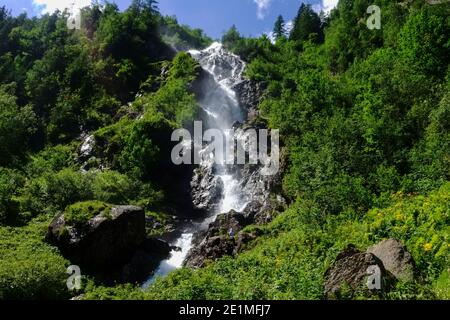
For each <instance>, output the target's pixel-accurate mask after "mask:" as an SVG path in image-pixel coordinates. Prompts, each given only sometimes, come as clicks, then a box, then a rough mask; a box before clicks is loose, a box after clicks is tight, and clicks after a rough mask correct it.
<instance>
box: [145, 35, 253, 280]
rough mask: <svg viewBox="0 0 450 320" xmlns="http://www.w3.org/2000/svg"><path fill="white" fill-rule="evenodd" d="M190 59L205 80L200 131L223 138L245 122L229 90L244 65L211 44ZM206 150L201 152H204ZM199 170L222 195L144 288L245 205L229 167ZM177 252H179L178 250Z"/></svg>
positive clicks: (204, 165)
mask: <svg viewBox="0 0 450 320" xmlns="http://www.w3.org/2000/svg"><path fill="white" fill-rule="evenodd" d="M189 53H190V54H191V56H192V57H193V58H194V59H196V60H197V61H198V63H199V64H200V65H201V67H202V68H203V70H204V71H205V72H206V74H207V75H208V77H207V78H206V79H204V80H202V83H201V88H200V91H201V93H202V95H201V97H200V98H199V101H198V103H199V105H200V107H201V108H202V110H203V111H204V113H203V114H204V116H203V119H202V121H203V123H204V128H206V129H208V128H214V129H219V130H221V131H222V132H223V133H224V135H227V133H226V130H228V129H231V128H232V126H233V124H234V123H235V122H243V121H244V120H245V116H244V112H243V110H242V109H241V106H240V104H239V101H238V99H237V96H236V93H235V91H234V90H233V89H232V88H233V86H235V85H237V84H239V83H240V82H242V81H243V78H242V75H243V72H244V69H245V63H244V62H243V61H242V60H241V59H240V58H239V57H238V56H236V55H234V54H232V53H230V52H228V51H227V50H225V49H224V48H223V46H222V44H220V43H217V42H215V43H213V44H212V45H211V46H210V47H208V48H206V49H205V50H202V51H197V50H191V51H189ZM205 150H207V146H206V147H205V148H204V149H203V150H202V152H205ZM200 169H203V170H210V172H213V174H214V179H215V180H219V181H221V185H222V186H223V188H222V192H221V193H222V195H221V198H220V203H218V204H217V206H216V207H215V209H214V210H211V212H209V214H208V216H207V217H206V218H205V219H204V221H202V222H201V223H198V224H193V225H191V226H187V227H186V228H185V230H183V231H182V233H181V236H180V237H179V238H178V239H176V240H175V241H174V242H173V243H172V245H173V246H175V247H177V250H173V251H172V253H171V256H170V258H169V259H167V260H164V261H162V262H161V263H160V265H159V267H158V269H157V270H156V272H155V274H154V275H153V276H152V277H151V278H150V279H149V280H148V281H147V282H146V283H145V284H144V286H143V287H144V288H145V287H148V286H149V285H150V284H152V283H153V282H154V280H155V279H156V278H157V277H160V276H164V275H166V274H167V273H168V272H170V271H172V270H174V269H177V268H180V267H182V264H183V261H184V259H185V258H186V256H187V254H188V253H189V251H190V250H191V248H192V239H193V236H194V234H195V233H197V232H198V231H200V230H202V229H205V228H207V226H208V225H209V224H210V223H211V222H213V221H214V220H215V219H216V217H217V215H218V214H220V213H227V212H229V211H231V210H235V211H238V212H239V211H241V210H243V209H244V208H245V206H246V205H247V203H248V199H246V196H245V195H244V192H243V190H242V186H241V184H240V182H239V181H238V179H237V178H236V177H235V176H234V174H233V173H232V172H231V170H230V167H227V166H225V165H220V164H215V163H214V162H213V161H208V160H202V161H201V163H200ZM180 249H181V250H180Z"/></svg>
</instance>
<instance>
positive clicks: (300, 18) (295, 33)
mask: <svg viewBox="0 0 450 320" xmlns="http://www.w3.org/2000/svg"><path fill="white" fill-rule="evenodd" d="M313 33H315V34H317V40H318V41H321V40H322V39H323V30H322V23H321V20H320V17H319V15H318V14H317V13H315V12H314V10H313V9H312V8H311V5H310V4H304V3H302V5H301V6H300V9H299V10H298V14H297V17H296V18H295V20H294V28H293V29H292V32H291V34H290V39H291V40H295V41H300V42H304V41H307V40H308V39H309V36H310V35H311V34H313Z"/></svg>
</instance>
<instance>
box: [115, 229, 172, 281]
mask: <svg viewBox="0 0 450 320" xmlns="http://www.w3.org/2000/svg"><path fill="white" fill-rule="evenodd" d="M170 251H171V247H170V246H169V244H168V243H167V242H165V241H163V240H160V239H155V238H152V239H146V240H144V242H143V243H142V244H141V245H140V246H139V248H138V249H137V251H136V252H135V253H134V255H133V257H132V258H131V260H130V262H128V263H127V264H126V265H125V266H124V267H123V269H122V271H121V274H120V280H121V281H122V282H128V283H141V282H143V281H145V280H146V279H147V278H148V277H149V276H151V274H152V272H153V271H154V270H155V269H156V268H157V267H158V266H159V263H160V262H161V261H162V260H164V259H167V258H168V257H169V256H170Z"/></svg>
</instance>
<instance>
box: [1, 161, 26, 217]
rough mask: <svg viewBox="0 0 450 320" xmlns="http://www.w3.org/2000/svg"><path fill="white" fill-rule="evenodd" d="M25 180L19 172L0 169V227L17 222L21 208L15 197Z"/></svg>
mask: <svg viewBox="0 0 450 320" xmlns="http://www.w3.org/2000/svg"><path fill="white" fill-rule="evenodd" d="M23 180H24V177H23V176H22V175H21V174H20V173H19V172H17V171H15V170H11V169H6V168H0V225H3V224H13V223H15V222H17V218H18V213H19V208H18V203H17V201H16V198H15V197H16V196H17V193H18V192H17V191H18V188H19V187H20V186H21V185H22V184H23Z"/></svg>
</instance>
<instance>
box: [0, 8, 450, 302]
mask: <svg viewBox="0 0 450 320" xmlns="http://www.w3.org/2000/svg"><path fill="white" fill-rule="evenodd" d="M371 4H373V2H372V1H369V0H340V1H339V4H338V6H337V8H336V9H334V10H332V11H331V13H330V15H329V16H325V15H323V14H321V15H319V14H317V13H315V12H314V11H313V10H312V9H311V7H310V6H307V5H301V6H300V1H299V7H300V9H299V12H298V15H297V17H296V19H295V21H294V27H293V30H292V31H291V32H290V33H288V32H286V30H285V23H284V20H283V18H282V17H281V16H280V17H279V19H278V20H277V21H276V22H275V27H274V33H273V34H274V39H273V41H272V39H270V38H269V37H268V36H262V37H260V38H246V37H244V36H242V35H241V34H240V33H239V31H238V30H237V28H236V27H232V28H231V29H230V30H229V31H227V32H226V33H224V35H223V38H222V43H223V44H224V45H225V46H226V47H227V48H228V49H229V50H231V51H232V52H234V53H236V54H237V55H239V56H241V57H242V59H244V60H245V61H246V62H247V63H248V65H247V68H246V76H247V77H248V78H249V79H252V80H254V81H256V82H261V83H264V85H265V87H266V88H267V89H266V91H265V94H264V98H263V101H262V103H261V104H260V106H259V108H260V119H258V121H260V122H263V123H266V124H267V125H268V126H269V127H270V128H274V129H275V128H276V129H279V130H280V132H281V135H280V136H281V140H282V141H281V143H282V153H283V156H284V157H285V158H286V165H285V167H284V171H283V175H282V186H281V189H282V190H280V192H281V193H282V194H283V195H284V197H285V198H286V199H287V205H286V208H285V209H284V210H279V212H274V213H273V214H274V216H276V217H275V219H274V220H273V221H272V222H271V223H269V224H267V225H263V226H248V227H247V228H246V229H245V230H244V232H249V233H253V234H257V235H258V237H257V238H256V239H255V240H254V241H252V242H251V243H250V244H249V245H248V247H247V248H246V250H245V251H244V252H243V253H241V254H240V255H239V256H238V257H236V258H231V257H224V258H222V259H220V260H219V261H216V262H211V263H209V264H208V265H207V266H206V267H204V268H201V269H198V270H194V269H189V268H183V269H180V270H177V271H175V272H173V273H171V274H169V275H168V276H167V277H166V278H163V279H158V280H157V281H156V283H155V284H154V285H152V286H150V287H149V288H148V289H146V290H142V289H141V288H139V287H137V286H136V285H134V284H125V285H117V286H105V285H102V284H101V283H99V282H98V281H96V279H94V278H90V277H87V278H86V279H84V280H85V281H84V286H83V289H82V290H80V291H79V292H76V293H73V292H69V291H68V290H67V288H66V279H67V274H66V267H67V266H68V265H70V262H69V261H67V260H66V259H65V258H63V257H62V255H61V254H60V253H59V251H58V249H57V248H55V247H53V246H51V245H50V244H48V243H47V242H46V241H45V239H44V238H45V234H46V231H47V226H48V224H49V222H50V221H51V220H52V219H53V217H54V216H55V215H56V214H57V213H58V212H60V211H62V210H65V209H66V208H69V210H70V208H74V207H73V206H74V205H75V206H76V209H77V210H78V211H80V212H84V211H83V209H79V208H80V207H81V208H84V207H86V206H91V207H92V206H95V205H98V203H112V204H135V205H140V206H142V207H143V208H145V210H146V214H147V215H149V216H152V217H154V219H157V220H158V221H160V222H161V224H162V225H164V221H165V219H166V218H167V214H168V211H170V210H169V209H168V208H170V207H177V206H182V203H176V201H177V200H176V198H177V197H176V195H174V194H173V193H174V192H173V190H171V188H170V186H168V185H167V184H166V183H165V181H164V177H161V172H167V171H168V170H169V171H170V170H172V169H170V168H168V165H167V163H166V162H167V159H168V158H167V157H168V156H167V154H169V157H170V150H168V149H167V148H168V146H167V143H166V141H167V140H169V141H170V134H171V132H172V131H173V130H174V129H176V128H179V127H181V126H186V125H187V124H188V123H189V122H190V121H192V120H193V119H194V118H195V116H196V114H197V113H198V106H197V103H196V99H195V95H194V93H193V92H192V83H193V82H194V81H195V79H196V78H197V77H198V76H199V73H200V70H199V65H198V64H197V63H196V62H195V60H194V59H192V58H191V57H190V55H189V54H187V53H185V52H183V51H182V50H187V49H188V48H196V49H201V48H204V47H206V46H208V45H209V44H210V43H211V42H212V40H211V39H210V38H209V37H207V36H206V35H205V34H204V33H203V32H202V31H201V30H198V29H191V28H189V27H187V26H182V25H180V24H179V23H178V22H177V20H176V18H174V17H163V16H161V14H160V13H159V12H158V9H157V7H156V6H155V1H133V4H132V5H131V6H130V7H129V8H128V9H127V10H125V11H124V12H120V11H119V9H118V7H117V6H116V5H114V4H110V3H107V4H106V6H105V7H104V8H102V10H100V8H99V7H98V6H93V7H90V8H86V9H83V12H82V15H83V26H82V29H81V30H69V29H68V28H67V26H66V18H67V13H61V12H57V13H54V14H51V15H44V16H42V17H40V18H29V17H27V16H26V15H25V14H23V15H20V16H18V17H13V16H11V15H10V13H9V12H8V9H7V8H5V7H3V8H0V142H1V143H0V148H1V151H2V152H1V153H0V299H1V298H5V299H7V298H35V299H43V298H55V299H67V298H70V297H72V296H74V295H78V294H84V297H85V298H86V299H321V298H323V281H324V273H325V271H326V269H327V268H328V267H329V266H330V264H331V263H332V262H333V260H334V259H335V258H336V256H337V255H338V253H339V252H340V251H341V250H342V249H343V248H345V247H346V246H347V245H348V244H350V243H352V244H355V245H357V247H359V248H360V249H361V250H365V248H367V247H368V246H369V245H371V244H374V243H377V242H379V241H380V240H382V239H386V238H392V237H393V238H397V239H399V240H401V241H402V242H403V243H404V244H405V245H406V247H407V248H408V250H409V252H411V255H412V256H413V258H414V261H415V262H416V267H417V272H418V274H419V276H418V277H417V278H416V279H415V280H413V281H407V282H399V283H397V284H396V287H395V288H394V289H393V290H392V291H391V292H389V294H387V295H385V296H382V297H381V298H384V299H450V182H449V178H450V153H449V151H450V5H449V4H448V3H447V4H445V3H443V4H437V5H429V4H427V3H426V2H425V1H419V0H414V1H409V2H404V3H403V4H402V5H400V4H398V3H397V2H396V1H390V0H379V1H377V2H376V4H377V5H378V6H380V7H381V9H382V13H383V14H382V28H381V29H379V30H376V29H375V30H370V29H368V28H367V26H366V20H367V17H368V14H367V12H366V10H367V7H368V6H370V5H371ZM175 49H176V50H175ZM87 132H92V133H93V138H94V139H95V141H96V142H97V145H99V146H101V150H99V151H98V152H99V153H100V154H101V157H99V158H98V159H97V160H95V161H98V162H96V163H87V164H85V172H83V171H81V170H80V165H81V164H80V161H81V160H80V159H78V158H77V151H78V150H79V148H80V145H81V144H82V142H83V137H84V135H85V134H86V133H87ZM99 166H101V167H102V168H103V170H89V168H97V167H99ZM173 174H174V175H176V174H177V173H176V172H173ZM73 210H74V209H73ZM84 218H85V217H83V216H82V214H80V215H78V216H76V217H74V221H75V222H76V221H79V220H80V219H81V220H82V219H84ZM153 232H156V233H157V232H158V230H153ZM340 298H363V296H359V295H356V296H355V295H350V294H348V295H346V294H345V293H343V294H342V296H341V297H340ZM375 298H377V297H375Z"/></svg>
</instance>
